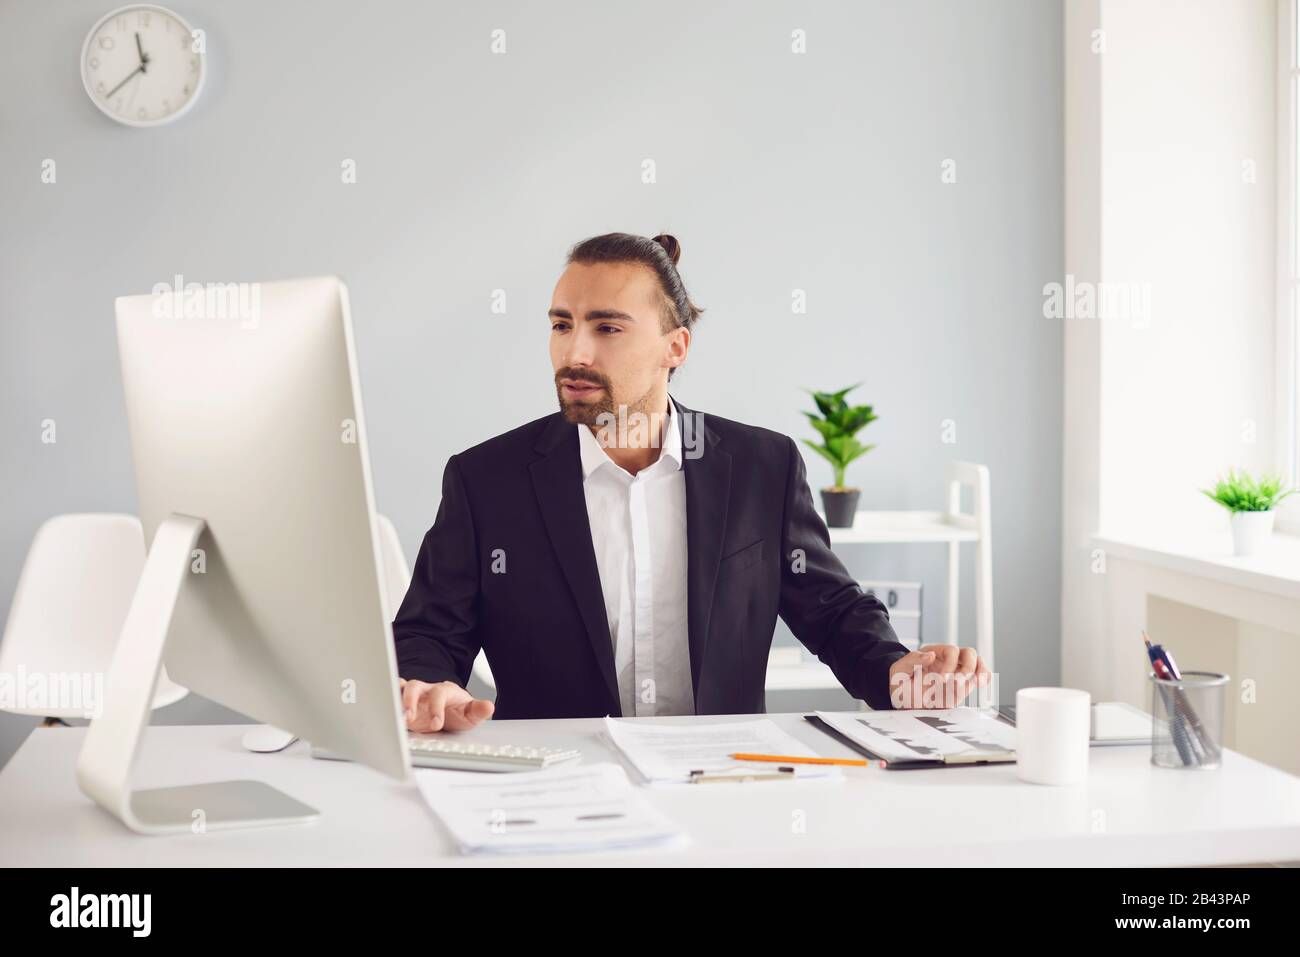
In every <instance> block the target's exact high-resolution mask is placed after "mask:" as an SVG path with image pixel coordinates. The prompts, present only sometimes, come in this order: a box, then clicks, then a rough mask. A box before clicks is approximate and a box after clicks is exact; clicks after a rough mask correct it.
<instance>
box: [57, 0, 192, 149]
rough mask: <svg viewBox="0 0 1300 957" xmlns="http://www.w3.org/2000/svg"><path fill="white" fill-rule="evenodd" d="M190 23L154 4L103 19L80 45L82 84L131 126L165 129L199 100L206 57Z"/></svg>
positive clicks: (110, 113)
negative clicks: (162, 127) (200, 48)
mask: <svg viewBox="0 0 1300 957" xmlns="http://www.w3.org/2000/svg"><path fill="white" fill-rule="evenodd" d="M195 45H196V44H195V39H194V34H193V31H192V30H191V29H190V25H189V24H188V23H186V22H185V21H184V20H183V19H181V17H180V16H178V15H177V14H175V13H173V12H172V11H170V10H168V9H167V8H166V7H159V6H155V5H153V4H143V3H133V4H128V5H127V6H125V7H119V8H118V9H116V10H113V11H112V12H110V13H107V14H105V15H104V17H103V18H102V19H100V21H99V22H98V23H96V24H95V25H94V26H93V27H91V28H90V32H89V33H88V34H86V42H85V43H83V44H82V46H81V82H82V85H83V86H85V88H86V94H87V95H88V96H89V97H90V99H91V101H92V102H93V103H94V104H95V106H97V107H99V109H100V110H102V111H103V112H104V113H105V114H107V115H108V116H110V117H112V118H113V119H115V120H117V121H118V122H119V123H125V124H126V125H127V126H160V125H162V124H163V123H170V122H171V121H172V120H175V119H178V118H179V117H181V116H183V115H184V114H185V113H186V112H187V111H188V110H189V109H190V107H192V106H193V105H194V101H195V100H197V99H198V97H199V92H200V91H201V90H202V89H203V79H204V76H205V74H206V73H207V62H206V60H207V57H206V55H205V54H204V53H203V52H199V51H196V50H195V49H194V48H195Z"/></svg>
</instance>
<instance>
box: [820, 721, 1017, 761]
mask: <svg viewBox="0 0 1300 957" xmlns="http://www.w3.org/2000/svg"><path fill="white" fill-rule="evenodd" d="M804 718H805V719H806V720H807V721H809V722H811V723H812V724H814V725H816V726H817V727H818V728H820V729H821V730H823V731H825V732H826V733H827V734H829V735H830V736H831V737H833V738H835V739H836V740H838V741H840V742H841V743H842V744H845V745H847V746H848V747H850V748H852V749H853V750H854V751H857V752H858V753H859V754H862V755H865V756H866V757H868V758H871V759H873V760H880V761H883V762H884V763H885V767H886V768H888V769H891V770H905V769H909V768H945V767H968V766H970V765H976V764H996V763H1002V762H1011V761H1015V760H1016V729H1015V727H1014V726H1013V725H1011V724H1010V723H1008V722H1007V721H1006V720H1005V719H1003V718H1002V717H1001V716H1000V715H999V714H998V713H997V712H996V711H990V710H985V709H983V708H947V709H944V710H938V711H844V712H839V711H818V712H816V713H815V714H809V715H804Z"/></svg>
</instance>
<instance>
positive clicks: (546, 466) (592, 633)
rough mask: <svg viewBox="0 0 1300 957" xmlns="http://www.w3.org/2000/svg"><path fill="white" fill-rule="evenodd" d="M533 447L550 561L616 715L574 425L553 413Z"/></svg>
mask: <svg viewBox="0 0 1300 957" xmlns="http://www.w3.org/2000/svg"><path fill="white" fill-rule="evenodd" d="M534 448H535V449H536V450H537V451H539V452H541V453H543V456H544V457H543V458H540V459H537V460H536V461H535V462H533V463H532V464H531V465H530V466H529V472H530V473H531V475H532V480H533V490H534V491H535V492H536V494H537V507H538V508H539V509H540V510H541V513H542V519H543V520H544V521H545V523H546V531H547V534H549V535H550V537H551V545H552V546H553V547H554V549H555V556H556V559H557V560H558V561H559V563H560V568H561V569H563V570H564V577H565V578H566V579H567V580H568V583H569V590H570V591H572V592H573V598H574V600H575V601H576V602H577V603H578V610H579V612H580V613H581V615H582V622H583V624H584V625H585V626H586V631H587V638H588V640H589V641H590V642H591V650H592V651H593V652H595V655H596V661H597V662H598V663H599V665H600V673H601V674H602V675H604V676H605V685H606V687H607V688H608V689H609V693H610V697H611V699H612V700H613V701H614V703H615V709H616V710H617V711H618V712H619V713H621V710H622V709H621V704H620V699H619V693H618V676H617V674H616V673H615V671H614V647H613V640H612V638H611V637H610V634H609V622H608V621H607V620H606V617H605V597H604V592H602V591H601V587H600V571H599V569H597V567H596V550H595V548H594V547H593V546H592V543H591V523H590V522H589V521H588V519H587V497H586V494H585V492H584V491H583V485H582V458H581V454H580V452H579V450H578V430H577V426H575V425H574V424H573V423H571V422H567V421H565V419H564V416H563V415H562V414H561V413H559V412H556V413H555V414H554V415H553V416H552V417H551V421H550V422H549V423H547V426H546V428H545V429H544V430H543V431H542V436H541V438H540V439H539V440H538V442H537V444H536V446H535V447H534Z"/></svg>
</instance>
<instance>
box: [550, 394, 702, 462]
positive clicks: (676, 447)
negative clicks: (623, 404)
mask: <svg viewBox="0 0 1300 957" xmlns="http://www.w3.org/2000/svg"><path fill="white" fill-rule="evenodd" d="M679 418H681V416H679V415H678V414H677V410H676V409H675V408H673V400H672V397H671V396H670V397H669V399H668V418H667V420H666V424H665V426H664V437H663V447H662V448H661V449H660V450H659V460H660V461H662V460H663V458H664V456H668V457H669V458H670V459H672V461H673V470H674V471H676V470H677V469H680V468H681V467H682V433H681V431H680V430H679V429H678V427H677V420H678V419H679ZM614 427H615V428H617V427H618V423H617V422H615V423H614ZM576 428H577V430H578V447H579V449H580V450H581V452H582V478H583V481H586V480H587V479H588V478H589V477H590V476H591V473H592V472H594V471H596V469H598V468H600V467H601V466H602V465H604V464H605V463H607V462H608V463H609V464H610V465H613V466H614V467H615V468H618V465H617V464H616V463H615V462H614V460H613V459H611V458H610V457H609V453H608V452H606V451H605V449H604V448H603V447H602V446H601V444H600V441H599V440H598V439H597V438H596V436H595V435H594V434H592V431H591V429H590V428H589V427H587V426H585V425H578V426H576Z"/></svg>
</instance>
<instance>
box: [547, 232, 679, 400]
mask: <svg viewBox="0 0 1300 957" xmlns="http://www.w3.org/2000/svg"><path fill="white" fill-rule="evenodd" d="M681 258H682V244H681V243H679V242H678V241H677V237H676V236H671V235H669V234H668V233H660V234H659V235H658V236H656V237H654V239H648V238H646V237H645V236H637V235H634V234H632V233H606V234H605V235H603V236H592V237H591V238H590V239H584V240H583V241H582V242H580V243H578V244H577V245H576V246H574V247H573V248H572V249H571V250H569V259H568V261H569V262H571V263H583V264H591V263H640V264H641V265H643V266H648V267H650V269H651V270H652V271H653V272H654V274H655V278H657V279H658V280H659V291H660V293H661V294H662V296H663V302H662V305H661V307H660V310H659V314H660V327H661V328H662V329H663V331H664V332H671V331H672V330H673V329H677V328H685V329H693V328H694V327H695V322H696V320H697V319H699V317H700V314H701V313H702V312H704V310H703V309H700V308H698V307H697V306H696V305H695V303H693V302H691V297H690V296H688V295H687V294H686V285H685V283H683V282H682V276H681V273H679V272H678V271H677V262H678V260H680V259H681ZM676 371H677V370H676V369H669V370H668V378H669V379H671V378H672V377H673V373H674V372H676Z"/></svg>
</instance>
